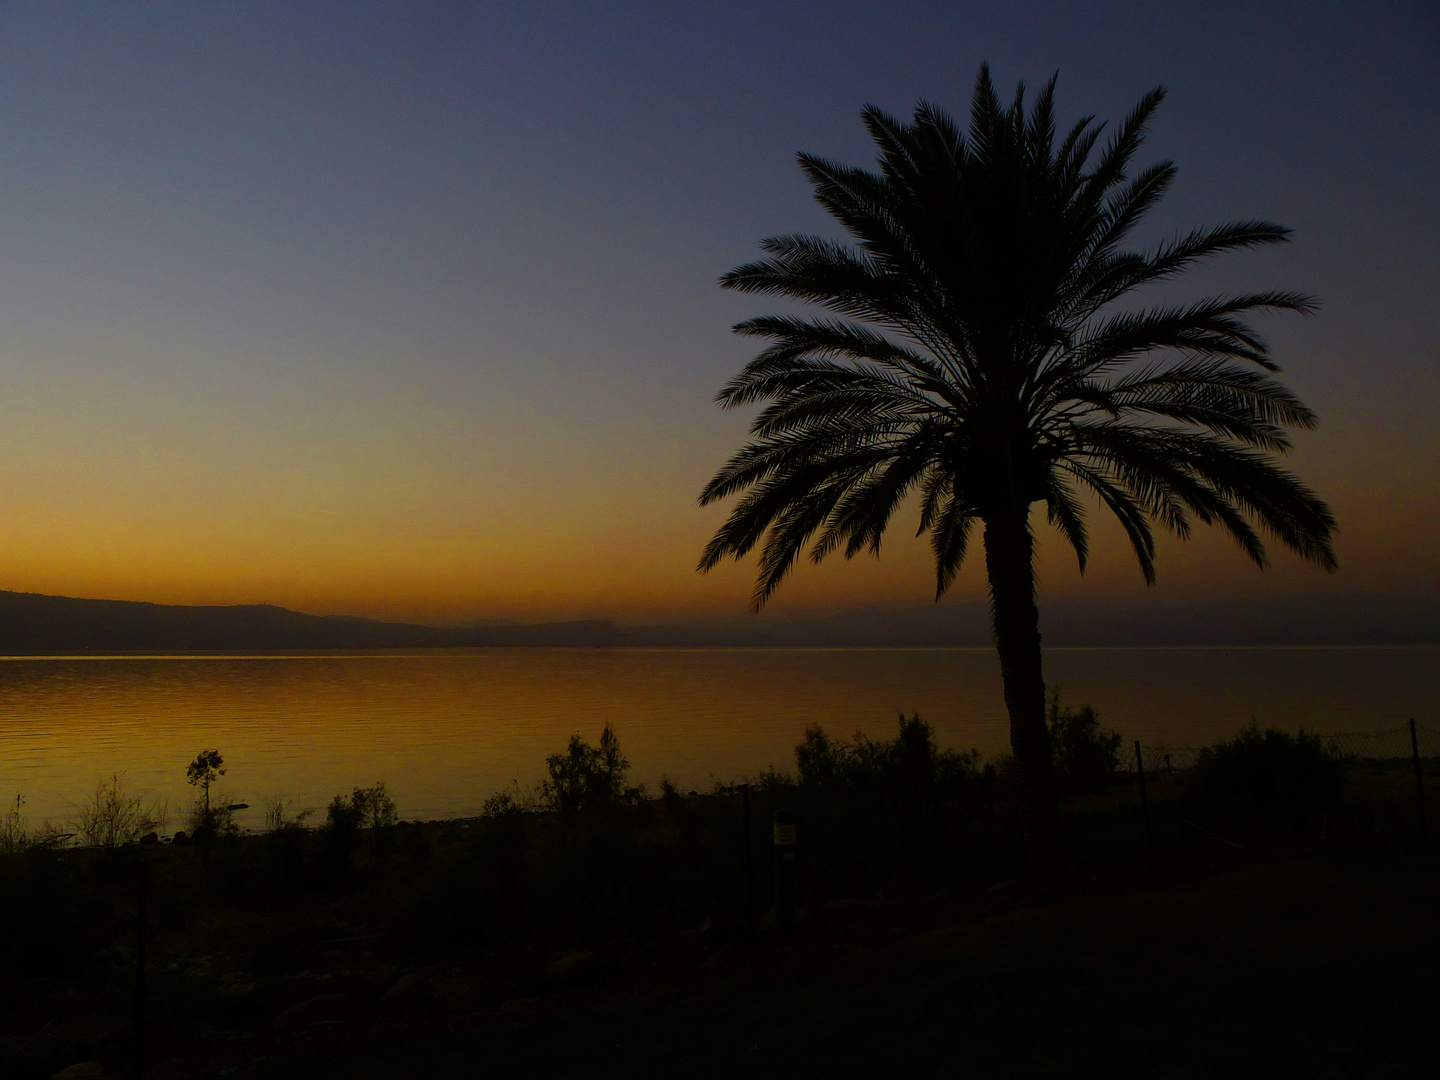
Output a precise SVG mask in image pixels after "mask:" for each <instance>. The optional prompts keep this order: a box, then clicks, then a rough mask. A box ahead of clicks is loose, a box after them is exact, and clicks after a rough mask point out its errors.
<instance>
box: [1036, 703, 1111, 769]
mask: <svg viewBox="0 0 1440 1080" xmlns="http://www.w3.org/2000/svg"><path fill="white" fill-rule="evenodd" d="M1045 722H1046V725H1047V726H1048V727H1049V729H1050V748H1051V750H1052V752H1053V753H1054V755H1055V773H1056V776H1057V778H1058V780H1059V781H1060V784H1061V785H1062V788H1063V789H1066V790H1069V791H1095V790H1097V789H1099V788H1103V787H1105V786H1106V785H1107V784H1109V783H1110V782H1111V781H1112V780H1113V779H1114V778H1115V770H1116V769H1118V768H1119V767H1120V735H1119V734H1118V733H1117V732H1114V731H1106V730H1105V729H1104V728H1102V727H1101V726H1100V717H1099V715H1098V714H1097V713H1096V712H1095V710H1094V708H1093V707H1091V706H1089V705H1082V706H1080V707H1079V708H1073V707H1070V706H1065V705H1061V704H1060V688H1059V687H1052V688H1051V689H1050V691H1049V693H1048V695H1047V697H1046V702H1045Z"/></svg>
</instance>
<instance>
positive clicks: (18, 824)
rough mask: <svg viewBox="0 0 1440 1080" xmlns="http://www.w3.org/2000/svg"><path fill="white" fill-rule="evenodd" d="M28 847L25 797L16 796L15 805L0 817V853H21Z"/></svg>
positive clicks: (28, 832) (28, 835)
mask: <svg viewBox="0 0 1440 1080" xmlns="http://www.w3.org/2000/svg"><path fill="white" fill-rule="evenodd" d="M29 846H30V822H29V819H28V818H26V816H25V796H23V795H16V796H15V805H14V806H12V807H11V808H10V809H9V810H7V811H5V815H4V817H0V851H7V852H8V851H22V850H24V849H25V848H27V847H29Z"/></svg>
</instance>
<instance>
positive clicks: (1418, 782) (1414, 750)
mask: <svg viewBox="0 0 1440 1080" xmlns="http://www.w3.org/2000/svg"><path fill="white" fill-rule="evenodd" d="M1410 757H1411V759H1412V760H1413V761H1414V762H1415V805H1416V807H1417V808H1418V809H1419V811H1420V835H1421V836H1429V835H1430V822H1429V821H1427V820H1426V818H1425V780H1424V774H1422V773H1421V771H1420V738H1419V736H1418V735H1417V734H1416V732H1415V718H1414V717H1413V716H1412V717H1411V718H1410Z"/></svg>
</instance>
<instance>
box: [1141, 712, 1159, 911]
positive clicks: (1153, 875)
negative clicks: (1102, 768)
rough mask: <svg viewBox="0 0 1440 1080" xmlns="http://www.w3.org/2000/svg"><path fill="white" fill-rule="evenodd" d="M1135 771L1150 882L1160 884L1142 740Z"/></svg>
mask: <svg viewBox="0 0 1440 1080" xmlns="http://www.w3.org/2000/svg"><path fill="white" fill-rule="evenodd" d="M1135 769H1136V771H1138V772H1139V773H1140V806H1141V807H1142V808H1143V809H1144V811H1145V850H1146V851H1147V852H1148V853H1149V855H1150V881H1151V882H1152V883H1155V884H1158V883H1159V881H1160V871H1159V870H1158V869H1157V868H1156V866H1155V837H1154V834H1153V833H1152V832H1151V831H1150V797H1149V796H1148V795H1147V794H1146V793H1145V760H1144V758H1142V757H1141V756H1140V740H1139V739H1136V740H1135Z"/></svg>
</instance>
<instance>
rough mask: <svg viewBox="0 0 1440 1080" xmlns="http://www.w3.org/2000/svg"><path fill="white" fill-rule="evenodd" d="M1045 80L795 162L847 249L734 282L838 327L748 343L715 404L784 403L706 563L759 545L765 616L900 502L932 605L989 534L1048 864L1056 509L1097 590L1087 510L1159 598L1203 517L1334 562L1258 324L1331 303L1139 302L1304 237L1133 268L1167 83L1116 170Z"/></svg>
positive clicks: (806, 243) (1022, 766)
mask: <svg viewBox="0 0 1440 1080" xmlns="http://www.w3.org/2000/svg"><path fill="white" fill-rule="evenodd" d="M1054 86H1055V80H1054V79H1053V78H1052V79H1051V80H1050V82H1049V84H1048V85H1047V86H1046V87H1045V88H1044V90H1043V91H1041V93H1040V94H1039V96H1038V98H1037V99H1036V100H1035V103H1034V105H1033V107H1032V108H1031V109H1030V111H1029V113H1028V115H1027V113H1026V109H1025V88H1024V84H1023V83H1022V84H1021V85H1020V87H1019V89H1018V90H1017V92H1016V95H1015V98H1014V101H1013V104H1011V105H1010V106H1009V107H1008V108H1006V107H1005V106H1003V105H1002V104H1001V102H1000V100H999V99H998V98H997V96H996V94H995V90H994V87H993V85H992V83H991V80H990V74H989V70H988V68H986V67H982V68H981V69H980V75H979V78H978V80H977V83H976V87H975V92H974V95H973V99H972V102H971V117H970V128H969V132H968V134H967V133H966V132H964V131H962V130H961V129H960V128H959V127H958V126H957V125H956V123H955V122H954V120H952V119H951V118H950V117H949V116H948V115H947V114H946V113H945V112H944V111H943V110H941V109H940V108H938V107H936V106H934V105H931V104H927V103H923V102H922V103H921V104H920V105H919V106H918V107H917V108H916V110H915V114H914V119H913V121H912V122H911V123H909V124H905V123H902V122H899V121H897V120H895V119H893V118H891V117H890V116H888V115H886V114H885V113H883V112H881V111H880V110H879V109H876V108H874V107H873V106H871V107H867V108H866V109H865V110H864V112H863V117H864V122H865V125H866V127H867V128H868V129H869V132H870V135H871V136H872V137H873V138H874V140H875V142H876V144H877V146H878V149H879V157H878V164H879V171H878V172H869V171H866V170H864V169H859V168H852V167H849V166H845V165H841V164H838V163H835V162H832V161H827V160H824V159H822V158H818V157H814V156H812V155H809V154H801V155H799V163H800V168H801V169H802V170H803V171H804V173H805V175H806V177H807V178H808V179H809V180H810V183H811V184H812V185H813V187H814V189H815V197H816V199H817V200H818V202H819V203H820V205H821V206H823V207H824V208H825V209H826V210H827V211H828V212H829V213H830V214H832V215H833V216H834V217H835V218H836V219H837V220H838V221H839V222H840V223H841V224H842V225H843V226H844V227H845V228H846V230H848V232H849V233H850V234H851V237H852V238H853V243H841V242H836V241H832V240H828V239H823V238H820V237H815V236H807V235H786V236H776V237H771V238H769V239H767V240H765V241H763V242H762V246H763V249H764V251H765V252H766V254H767V255H768V257H767V258H765V259H763V260H761V261H759V262H753V263H747V264H746V265H743V266H739V267H737V268H736V269H734V270H732V271H731V272H730V273H728V274H726V275H725V276H724V277H723V278H722V279H721V283H722V284H723V285H724V286H725V287H727V288H731V289H738V290H740V291H742V292H754V293H770V294H775V295H778V296H781V297H786V298H790V299H796V300H801V301H805V302H808V303H812V304H817V305H820V306H821V307H823V308H826V309H828V310H829V312H830V313H832V314H833V316H834V317H797V316H793V315H769V316H764V317H761V318H756V319H749V320H747V321H745V322H742V323H739V324H737V325H736V326H735V328H734V329H735V330H736V332H737V333H740V334H745V335H750V336H754V337H759V338H762V339H765V340H766V341H767V342H768V344H767V345H766V346H765V348H764V350H763V351H762V352H761V353H760V354H759V355H758V356H757V357H756V358H755V359H754V360H753V361H751V362H750V363H749V364H748V365H747V366H746V367H745V368H744V370H743V371H742V372H741V373H740V374H739V375H738V376H737V377H736V378H735V379H734V380H732V381H731V382H730V383H729V384H728V385H727V386H726V387H725V388H724V389H723V390H721V392H720V393H719V395H718V396H717V401H718V403H719V404H720V405H721V406H722V407H725V408H734V407H737V406H743V405H749V404H753V403H757V402H767V403H768V404H766V405H765V407H764V409H763V410H762V411H761V413H760V414H759V416H758V417H757V418H756V420H755V422H754V424H753V425H752V427H751V435H752V438H751V440H750V441H749V442H748V443H747V444H746V445H745V446H743V447H742V448H741V449H740V450H739V451H738V452H737V453H736V454H735V455H734V456H733V457H731V458H730V460H729V461H727V462H726V463H725V465H724V466H723V467H722V468H721V469H720V471H719V472H718V473H717V474H716V475H715V477H714V478H713V479H712V480H711V481H710V482H709V484H707V485H706V486H705V489H704V491H703V492H702V493H701V496H700V503H701V505H707V504H709V503H712V502H715V501H716V500H720V499H725V498H728V497H729V496H732V495H740V496H741V498H740V500H739V502H738V503H737V504H736V505H735V506H734V508H733V509H732V511H731V513H730V516H729V518H728V519H727V520H726V522H725V523H724V525H722V526H721V527H720V529H719V530H718V531H717V532H716V534H715V536H714V538H713V539H712V540H711V541H710V543H709V544H708V546H707V547H706V548H705V551H704V554H703V556H702V557H701V560H700V569H701V570H702V571H705V570H709V569H711V568H712V567H714V566H715V565H716V564H717V563H719V562H720V561H721V560H722V559H724V558H725V557H727V556H734V557H735V558H737V559H739V558H742V557H743V556H745V555H746V554H747V553H748V552H749V551H751V549H752V548H754V547H755V546H756V545H757V544H760V545H761V551H760V560H759V578H758V581H757V584H756V587H755V592H754V596H753V601H754V607H755V608H756V610H758V609H759V608H760V607H761V606H763V605H764V603H765V602H766V600H767V599H768V598H769V597H770V596H771V594H772V593H773V592H774V591H775V589H776V587H777V586H779V584H780V582H781V580H782V579H783V578H784V577H785V575H786V574H787V573H788V572H789V571H790V569H791V567H792V566H794V564H795V562H796V560H797V559H798V558H799V557H800V556H801V555H802V554H803V553H804V552H805V549H806V548H807V547H808V548H809V557H810V559H811V561H813V562H819V561H820V560H822V559H823V558H825V557H826V556H827V555H829V554H831V553H832V552H834V551H837V550H842V549H843V551H844V553H845V556H846V557H847V558H849V557H853V556H854V555H856V554H858V553H860V552H862V551H866V550H869V551H871V552H874V553H876V554H878V553H879V550H880V542H881V537H882V535H883V533H884V531H885V528H886V526H887V524H888V523H889V521H890V519H891V517H892V515H893V514H894V513H895V511H896V510H897V509H898V508H899V507H900V506H901V504H902V502H903V501H904V500H905V499H907V498H908V497H915V498H917V499H918V503H919V529H920V532H921V533H928V534H929V539H930V544H931V547H932V549H933V552H934V558H935V568H936V599H937V600H938V599H939V598H940V597H941V596H942V595H944V593H945V591H946V590H947V589H948V588H949V586H950V584H951V583H952V582H953V581H954V579H955V575H956V573H957V571H958V570H959V568H960V565H961V562H962V561H963V560H964V558H965V553H966V545H967V540H968V538H969V536H970V532H971V529H972V526H974V525H975V524H976V523H977V522H978V523H980V524H981V525H982V526H983V533H982V535H983V543H984V550H985V569H986V573H987V575H988V577H989V586H990V600H991V612H992V628H993V631H994V635H995V644H996V648H997V651H998V653H999V656H1000V665H1001V673H1002V677H1003V681H1004V690H1005V703H1006V707H1007V709H1008V711H1009V714H1010V741H1011V746H1012V748H1013V750H1014V754H1015V764H1016V771H1017V775H1018V777H1019V780H1020V785H1021V791H1022V799H1023V803H1024V807H1025V823H1026V828H1027V832H1028V834H1029V838H1030V843H1031V845H1032V848H1033V850H1034V851H1035V853H1036V855H1037V856H1038V857H1040V858H1041V859H1048V858H1052V857H1053V856H1054V854H1055V852H1056V851H1057V849H1058V841H1059V837H1058V830H1059V815H1058V808H1057V803H1056V795H1055V787H1054V780H1053V770H1052V764H1051V752H1050V741H1049V734H1048V732H1047V730H1046V727H1045V681H1044V677H1043V672H1042V667H1041V650H1040V630H1039V611H1038V609H1037V606H1036V595H1035V571H1034V553H1035V544H1034V536H1033V533H1032V531H1031V526H1030V507H1031V504H1033V503H1036V502H1043V503H1044V504H1045V508H1046V511H1047V514H1048V517H1049V521H1050V522H1051V523H1052V524H1053V525H1054V526H1055V527H1056V528H1057V529H1058V530H1059V532H1060V533H1061V534H1062V535H1063V536H1064V537H1065V538H1066V539H1067V540H1068V541H1069V543H1070V544H1071V545H1073V546H1074V549H1075V552H1076V554H1077V556H1078V557H1079V564H1080V570H1081V572H1082V573H1083V572H1084V569H1085V563H1086V556H1087V551H1088V544H1087V540H1086V524H1085V516H1086V502H1087V501H1088V500H1098V502H1099V503H1102V504H1103V505H1104V506H1106V507H1107V508H1108V509H1109V510H1110V511H1111V512H1112V513H1114V515H1115V516H1116V517H1117V518H1118V519H1119V522H1120V525H1121V526H1122V528H1123V529H1124V531H1125V534H1126V535H1127V536H1128V537H1129V540H1130V544H1131V545H1132V546H1133V548H1134V550H1135V555H1136V557H1137V558H1138V559H1139V562H1140V570H1141V573H1142V574H1143V575H1144V577H1145V580H1146V582H1147V583H1152V584H1153V582H1154V580H1155V566H1154V558H1155V542H1154V538H1153V535H1152V524H1154V523H1158V524H1159V525H1160V526H1161V527H1163V528H1165V529H1167V530H1169V531H1170V532H1172V533H1174V534H1175V535H1177V536H1179V537H1182V538H1183V537H1187V536H1188V535H1189V534H1190V530H1191V523H1192V520H1194V519H1198V520H1200V521H1201V522H1204V523H1206V524H1217V525H1219V526H1220V527H1221V528H1223V529H1225V530H1226V531H1227V532H1228V533H1229V534H1230V535H1231V536H1232V537H1234V539H1235V540H1236V541H1237V542H1238V543H1239V545H1240V547H1241V549H1242V550H1243V551H1244V552H1245V554H1247V555H1248V556H1249V557H1250V558H1251V559H1253V560H1254V561H1255V562H1256V563H1258V564H1259V565H1261V566H1262V567H1263V566H1264V565H1265V564H1266V552H1265V547H1264V544H1263V542H1262V539H1261V533H1266V534H1268V535H1269V537H1271V538H1273V539H1275V540H1278V541H1279V542H1280V543H1282V544H1284V545H1285V546H1287V547H1289V548H1292V549H1293V550H1294V551H1296V552H1297V553H1299V554H1300V555H1301V556H1302V557H1304V558H1305V559H1308V560H1310V561H1312V562H1314V563H1317V564H1319V565H1320V566H1322V567H1325V568H1327V569H1333V568H1334V567H1335V565H1336V563H1335V555H1334V552H1333V549H1332V547H1331V536H1332V534H1333V532H1334V530H1335V520H1334V518H1333V516H1332V515H1331V513H1330V510H1329V509H1328V508H1327V507H1326V506H1325V504H1324V503H1323V502H1322V501H1321V500H1320V499H1319V498H1318V497H1317V496H1316V495H1315V494H1314V493H1312V492H1311V491H1310V490H1309V489H1307V488H1306V487H1305V486H1304V485H1303V484H1301V483H1300V481H1299V480H1297V479H1296V478H1295V477H1294V476H1292V475H1291V474H1290V473H1287V472H1285V471H1283V470H1282V469H1280V468H1279V467H1278V466H1277V465H1276V464H1275V462H1274V460H1273V457H1272V455H1274V454H1277V453H1283V452H1284V451H1285V450H1286V449H1288V447H1289V445H1290V443H1289V439H1288V437H1287V434H1286V428H1287V427H1299V428H1310V427H1313V426H1314V425H1315V423H1316V417H1315V414H1314V413H1312V412H1311V411H1310V410H1309V409H1308V408H1307V407H1306V406H1305V405H1304V404H1303V403H1302V402H1301V401H1300V400H1299V399H1298V398H1296V397H1295V395H1293V394H1292V393H1291V392H1290V391H1289V390H1287V389H1286V388H1285V387H1284V386H1283V385H1281V383H1280V382H1279V381H1277V380H1276V379H1275V378H1273V377H1272V373H1274V372H1276V371H1278V370H1279V369H1278V368H1277V367H1276V365H1275V364H1274V363H1273V362H1272V361H1271V359H1270V355H1269V351H1268V348H1267V346H1266V344H1265V342H1264V341H1263V340H1262V339H1261V338H1260V337H1259V336H1258V335H1257V334H1256V333H1255V331H1254V330H1253V329H1252V327H1251V325H1250V322H1249V317H1250V316H1251V315H1252V314H1253V313H1256V312H1260V311H1266V310H1276V309H1280V310H1290V311H1298V312H1308V311H1310V310H1312V309H1313V307H1314V304H1313V301H1312V300H1310V299H1309V298H1308V297H1305V296H1301V295H1298V294H1295V293H1289V292H1258V293H1244V294H1240V295H1235V296H1222V297H1217V298H1211V299H1205V300H1201V301H1199V302H1196V303H1192V304H1188V305H1167V306H1150V307H1144V306H1140V305H1138V304H1137V303H1136V302H1135V301H1134V298H1133V294H1134V293H1135V291H1136V290H1137V289H1139V288H1140V287H1141V286H1145V285H1149V284H1152V283H1155V282H1160V281H1164V280H1166V279H1169V278H1171V277H1173V276H1174V275H1176V274H1178V273H1180V272H1181V271H1183V270H1185V269H1187V268H1188V267H1190V266H1191V265H1193V264H1194V263H1195V262H1196V261H1197V260H1200V259H1203V258H1205V257H1207V256H1211V255H1215V254H1217V253H1220V252H1224V251H1230V250H1233V249H1239V248H1250V247H1257V246H1259V245H1263V244H1274V243H1279V242H1281V241H1284V240H1285V239H1286V238H1287V236H1288V232H1289V231H1288V230H1287V229H1285V228H1282V227H1281V226H1279V225H1274V224H1271V223H1269V222H1264V221H1240V222H1235V223H1232V224H1227V225H1220V226H1217V227H1214V228H1207V229H1196V230H1193V231H1191V232H1189V233H1187V234H1185V235H1181V236H1177V237H1175V238H1173V239H1171V240H1169V241H1167V242H1164V243H1161V244H1159V245H1158V246H1155V247H1153V248H1151V249H1150V250H1147V251H1139V252H1137V251H1128V250H1124V249H1123V248H1122V247H1121V245H1122V243H1123V242H1124V241H1125V238H1126V236H1127V234H1129V233H1130V232H1131V230H1132V229H1133V228H1134V227H1135V225H1136V224H1137V223H1138V222H1139V221H1140V220H1141V219H1142V218H1143V216H1144V215H1145V213H1146V212H1147V211H1148V210H1149V209H1150V208H1151V207H1153V206H1154V205H1155V203H1156V201H1157V200H1159V199H1160V197H1161V196H1162V195H1163V194H1164V192H1165V190H1166V188H1167V187H1168V186H1169V184H1170V181H1171V180H1172V178H1173V177H1174V175H1175V166H1174V164H1173V163H1171V162H1169V161H1162V162H1159V163H1158V164H1155V165H1151V166H1150V167H1148V168H1145V169H1143V170H1140V171H1139V172H1136V173H1135V174H1134V175H1133V176H1132V175H1131V174H1130V171H1129V169H1130V162H1131V158H1132V157H1133V156H1134V155H1135V152H1136V151H1137V149H1138V148H1139V147H1140V144H1141V142H1142V141H1143V139H1144V130H1145V125H1146V123H1147V121H1148V120H1149V119H1150V116H1151V114H1152V113H1153V112H1154V111H1155V109H1156V107H1157V106H1158V105H1159V104H1160V102H1161V100H1162V99H1163V98H1164V95H1165V91H1164V88H1163V87H1162V88H1157V89H1156V90H1154V91H1152V92H1151V93H1150V94H1147V95H1146V96H1145V97H1144V98H1143V99H1141V101H1140V102H1139V104H1138V105H1137V106H1136V107H1135V109H1134V110H1133V111H1132V112H1131V114H1130V115H1129V117H1128V118H1127V119H1126V120H1125V122H1124V124H1123V125H1122V126H1121V127H1120V128H1119V129H1118V130H1117V131H1116V132H1115V133H1114V135H1113V136H1112V137H1111V138H1110V139H1109V140H1108V143H1107V144H1105V145H1104V146H1103V147H1101V148H1100V149H1099V150H1098V151H1097V143H1098V142H1099V139H1100V136H1101V134H1102V129H1103V125H1102V124H1099V123H1096V122H1095V120H1094V118H1093V117H1088V116H1087V117H1085V118H1083V119H1081V120H1080V121H1079V122H1077V123H1076V124H1075V125H1074V126H1073V127H1071V128H1070V129H1069V130H1068V131H1067V132H1066V133H1065V134H1064V136H1063V137H1061V138H1059V140H1058V145H1057V133H1056V129H1055V111H1054ZM1092 158H1093V161H1092ZM1122 301H1125V303H1124V304H1122V303H1121V302H1122ZM817 533H818V536H817V535H816V534H817ZM812 539H813V543H812Z"/></svg>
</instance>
